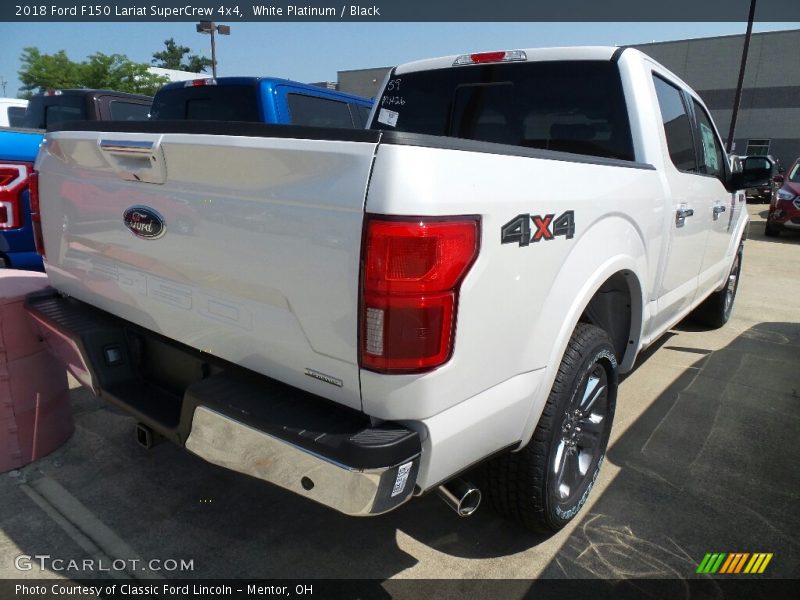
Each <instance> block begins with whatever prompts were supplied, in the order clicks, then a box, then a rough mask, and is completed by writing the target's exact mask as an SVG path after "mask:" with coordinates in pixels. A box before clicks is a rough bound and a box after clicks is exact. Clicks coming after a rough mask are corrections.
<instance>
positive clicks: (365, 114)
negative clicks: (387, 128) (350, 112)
mask: <svg viewBox="0 0 800 600" xmlns="http://www.w3.org/2000/svg"><path fill="white" fill-rule="evenodd" d="M353 106H354V107H355V109H356V112H357V113H358V115H359V116H360V117H361V126H362V127H366V126H367V123H369V111H370V110H372V109H371V108H369V107H366V106H361V105H360V104H354V105H353Z"/></svg>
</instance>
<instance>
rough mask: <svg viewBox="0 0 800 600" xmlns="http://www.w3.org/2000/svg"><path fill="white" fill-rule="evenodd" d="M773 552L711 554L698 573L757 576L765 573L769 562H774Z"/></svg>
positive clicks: (704, 559) (698, 568) (705, 558)
mask: <svg viewBox="0 0 800 600" xmlns="http://www.w3.org/2000/svg"><path fill="white" fill-rule="evenodd" d="M772 556H773V555H772V552H769V553H767V552H754V553H752V554H751V553H749V552H732V553H725V552H713V553H712V552H709V553H708V554H706V555H705V557H703V561H702V562H701V563H700V566H699V567H697V572H698V573H702V574H709V575H714V574H717V573H719V574H721V575H737V574H739V573H746V574H750V575H755V574H756V573H763V572H764V571H765V570H766V568H767V565H768V564H769V561H771V560H772Z"/></svg>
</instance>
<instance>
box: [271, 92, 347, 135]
mask: <svg viewBox="0 0 800 600" xmlns="http://www.w3.org/2000/svg"><path fill="white" fill-rule="evenodd" d="M286 101H287V103H288V104H289V114H290V115H291V119H292V125H305V126H308V127H338V128H340V129H341V128H344V129H353V128H354V127H355V124H354V123H353V118H352V117H351V116H350V109H349V108H348V106H347V103H346V102H337V101H336V100H328V99H327V98H317V97H314V96H304V95H302V94H287V97H286Z"/></svg>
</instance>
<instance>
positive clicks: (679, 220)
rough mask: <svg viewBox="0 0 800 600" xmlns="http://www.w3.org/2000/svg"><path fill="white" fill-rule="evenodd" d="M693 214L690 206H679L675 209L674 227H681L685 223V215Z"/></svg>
mask: <svg viewBox="0 0 800 600" xmlns="http://www.w3.org/2000/svg"><path fill="white" fill-rule="evenodd" d="M693 215H694V209H692V208H679V209H678V210H676V211H675V227H683V226H684V224H685V223H686V217H691V216H693Z"/></svg>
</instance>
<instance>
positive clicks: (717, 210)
mask: <svg viewBox="0 0 800 600" xmlns="http://www.w3.org/2000/svg"><path fill="white" fill-rule="evenodd" d="M724 212H725V206H724V205H722V204H717V205H716V206H715V207H714V220H715V221H716V220H717V219H719V216H720V215H721V214H722V213H724Z"/></svg>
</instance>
